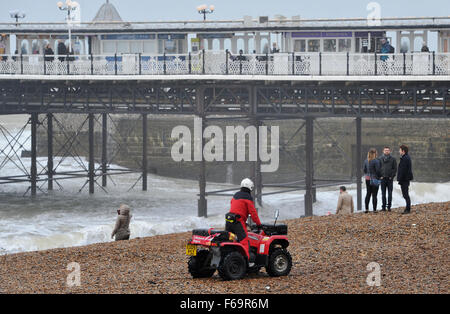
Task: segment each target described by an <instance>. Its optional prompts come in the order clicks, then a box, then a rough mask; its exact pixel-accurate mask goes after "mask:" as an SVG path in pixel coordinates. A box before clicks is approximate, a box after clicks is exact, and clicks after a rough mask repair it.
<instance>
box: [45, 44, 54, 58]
mask: <svg viewBox="0 0 450 314" xmlns="http://www.w3.org/2000/svg"><path fill="white" fill-rule="evenodd" d="M54 54H55V53H54V52H53V49H52V46H51V45H50V44H47V45H46V46H45V50H44V55H45V57H44V61H53V55H54Z"/></svg>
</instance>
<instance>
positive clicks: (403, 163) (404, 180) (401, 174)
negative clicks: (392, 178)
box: [397, 145, 414, 214]
mask: <svg viewBox="0 0 450 314" xmlns="http://www.w3.org/2000/svg"><path fill="white" fill-rule="evenodd" d="M399 153H400V156H401V157H400V163H399V164H398V172H397V180H398V184H400V187H401V188H402V195H403V198H404V199H405V201H406V208H405V211H404V212H403V214H409V213H410V212H411V199H410V197H409V182H410V181H411V180H413V179H414V177H413V173H412V163H411V158H410V157H409V155H408V146H406V145H401V146H400V150H399Z"/></svg>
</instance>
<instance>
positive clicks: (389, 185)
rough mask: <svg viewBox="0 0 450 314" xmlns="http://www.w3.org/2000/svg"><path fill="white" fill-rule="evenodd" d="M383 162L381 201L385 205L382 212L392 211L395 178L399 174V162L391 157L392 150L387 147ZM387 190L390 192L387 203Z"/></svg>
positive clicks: (382, 157)
mask: <svg viewBox="0 0 450 314" xmlns="http://www.w3.org/2000/svg"><path fill="white" fill-rule="evenodd" d="M380 162H381V178H380V179H381V184H380V185H381V200H382V202H383V205H382V206H381V211H386V208H387V210H388V211H391V205H392V189H393V187H394V184H393V182H394V177H395V176H396V174H397V161H396V160H395V158H394V157H392V156H391V149H390V147H388V146H385V147H384V149H383V156H381V157H380ZM386 189H387V192H388V197H387V203H386Z"/></svg>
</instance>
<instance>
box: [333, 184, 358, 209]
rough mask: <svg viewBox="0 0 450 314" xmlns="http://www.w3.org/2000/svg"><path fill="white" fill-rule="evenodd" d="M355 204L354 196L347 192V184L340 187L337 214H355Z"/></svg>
mask: <svg viewBox="0 0 450 314" xmlns="http://www.w3.org/2000/svg"><path fill="white" fill-rule="evenodd" d="M353 212H354V204H353V197H352V196H351V195H350V194H348V193H347V189H346V187H345V186H341V187H340V188H339V199H338V205H337V209H336V215H338V214H353Z"/></svg>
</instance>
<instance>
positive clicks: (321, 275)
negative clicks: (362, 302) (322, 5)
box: [0, 202, 450, 294]
mask: <svg viewBox="0 0 450 314" xmlns="http://www.w3.org/2000/svg"><path fill="white" fill-rule="evenodd" d="M449 209H450V202H445V203H430V204H422V205H416V206H413V207H412V213H411V214H409V215H401V212H402V211H403V208H397V209H393V211H392V212H378V213H376V214H374V213H372V212H371V213H368V214H364V213H357V214H353V215H340V216H337V215H330V216H314V217H307V218H299V219H293V220H288V221H285V222H284V223H286V224H287V225H288V228H289V229H288V232H289V233H288V236H289V239H290V246H289V248H288V250H289V252H290V253H291V255H292V259H293V267H292V271H291V273H290V274H289V275H288V276H287V277H279V278H272V277H269V276H268V275H267V274H266V272H265V270H264V269H263V270H261V272H260V273H259V274H257V275H249V276H247V277H246V278H245V279H243V280H240V281H233V282H227V281H222V280H221V279H220V277H219V276H218V274H217V273H216V274H215V275H214V276H213V277H212V278H208V279H192V277H191V276H190V274H189V272H188V269H187V261H188V257H187V256H186V255H185V245H186V243H187V241H188V239H189V238H190V233H189V232H185V233H177V234H168V235H160V236H154V237H146V238H133V235H132V239H131V240H129V241H120V242H108V243H98V244H92V245H88V246H80V247H70V248H61V249H52V250H46V251H36V252H26V253H18V254H9V255H2V256H0V293H6V294H9V293H19V294H20V293H120V294H122V293H151V294H152V293H156V294H173V293H193V294H196V293H226V294H228V293H237V294H240V293H250V294H251V293H283V294H284V293H287V294H292V293H441V294H448V293H449V292H450V255H449V234H450V228H449V221H450V219H449V218H450V217H449ZM73 262H76V263H78V264H79V265H80V277H79V278H80V285H79V286H68V285H67V278H68V276H69V277H70V276H71V273H72V272H73V269H70V268H69V269H68V265H69V264H70V263H73ZM372 262H375V263H377V264H378V265H379V266H380V271H381V282H380V285H379V286H369V285H368V284H367V277H368V276H370V270H368V268H367V265H368V264H369V263H372Z"/></svg>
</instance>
